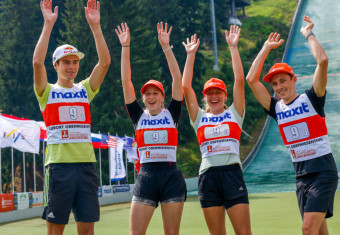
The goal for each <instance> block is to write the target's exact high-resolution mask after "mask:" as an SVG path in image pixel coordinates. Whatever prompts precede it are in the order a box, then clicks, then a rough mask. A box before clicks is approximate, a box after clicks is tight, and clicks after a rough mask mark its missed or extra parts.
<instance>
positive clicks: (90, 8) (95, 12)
mask: <svg viewBox="0 0 340 235" xmlns="http://www.w3.org/2000/svg"><path fill="white" fill-rule="evenodd" d="M85 17H86V20H87V22H88V23H89V25H90V26H91V25H99V24H100V3H99V1H98V2H97V1H96V0H88V1H87V6H86V7H85Z"/></svg>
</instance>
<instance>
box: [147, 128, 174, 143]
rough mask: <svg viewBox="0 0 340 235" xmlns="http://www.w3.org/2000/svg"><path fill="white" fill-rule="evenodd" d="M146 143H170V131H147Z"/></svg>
mask: <svg viewBox="0 0 340 235" xmlns="http://www.w3.org/2000/svg"><path fill="white" fill-rule="evenodd" d="M144 143H145V144H166V143H168V132H167V131H166V130H159V131H145V132H144Z"/></svg>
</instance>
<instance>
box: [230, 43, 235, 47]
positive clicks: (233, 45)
mask: <svg viewBox="0 0 340 235" xmlns="http://www.w3.org/2000/svg"><path fill="white" fill-rule="evenodd" d="M229 47H237V44H231V45H229Z"/></svg>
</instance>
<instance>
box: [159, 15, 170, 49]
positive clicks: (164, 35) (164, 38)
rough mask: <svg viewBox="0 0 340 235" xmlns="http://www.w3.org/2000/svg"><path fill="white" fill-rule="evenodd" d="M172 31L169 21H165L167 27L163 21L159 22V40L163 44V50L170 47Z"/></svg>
mask: <svg viewBox="0 0 340 235" xmlns="http://www.w3.org/2000/svg"><path fill="white" fill-rule="evenodd" d="M171 31H172V26H171V27H170V28H169V31H168V23H165V28H163V22H161V23H157V32H158V41H159V43H160V44H161V46H162V49H163V50H165V49H167V48H169V47H170V34H171ZM171 48H172V46H171Z"/></svg>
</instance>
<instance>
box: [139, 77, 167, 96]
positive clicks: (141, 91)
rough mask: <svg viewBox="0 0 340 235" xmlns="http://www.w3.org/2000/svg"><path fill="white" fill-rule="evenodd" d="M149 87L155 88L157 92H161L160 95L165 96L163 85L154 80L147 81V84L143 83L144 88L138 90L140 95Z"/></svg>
mask: <svg viewBox="0 0 340 235" xmlns="http://www.w3.org/2000/svg"><path fill="white" fill-rule="evenodd" d="M149 86H155V87H157V88H158V89H159V90H161V92H162V94H163V95H165V93H164V88H163V84H162V83H161V82H159V81H156V80H149V81H148V82H147V83H145V84H144V86H143V87H142V89H140V93H142V94H143V93H144V91H145V89H146V88H147V87H149Z"/></svg>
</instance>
